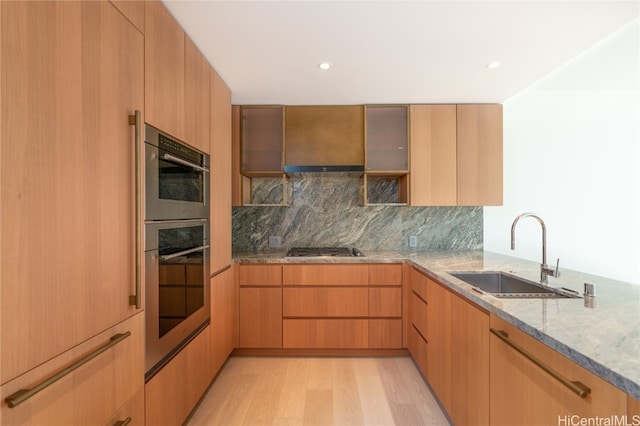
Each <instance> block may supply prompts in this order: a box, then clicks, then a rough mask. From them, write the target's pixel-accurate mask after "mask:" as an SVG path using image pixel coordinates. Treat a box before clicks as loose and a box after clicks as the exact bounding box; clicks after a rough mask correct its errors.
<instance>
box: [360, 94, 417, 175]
mask: <svg viewBox="0 0 640 426" xmlns="http://www.w3.org/2000/svg"><path fill="white" fill-rule="evenodd" d="M365 122H366V132H365V153H366V157H367V161H366V167H365V171H366V172H368V173H371V172H381V173H405V174H406V173H407V172H408V171H409V149H408V143H409V139H408V113H407V107H406V106H392V105H389V106H366V107H365Z"/></svg>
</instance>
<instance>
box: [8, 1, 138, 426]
mask: <svg viewBox="0 0 640 426" xmlns="http://www.w3.org/2000/svg"><path fill="white" fill-rule="evenodd" d="M137 6H139V5H136V4H132V7H133V8H134V9H135V7H137ZM0 8H1V65H0V66H1V83H0V84H1V86H0V87H1V103H0V105H1V106H0V114H1V123H2V126H1V130H0V145H1V156H0V157H1V172H0V197H1V198H0V202H1V205H0V250H1V253H2V256H1V258H0V268H1V269H0V291H1V296H2V300H1V312H0V330H1V336H2V340H1V343H0V358H1V363H0V378H1V384H2V385H1V388H0V389H1V394H2V395H1V396H2V407H1V411H0V415H1V417H0V423H3V424H18V423H23V422H25V421H28V422H31V423H34V424H49V423H56V424H90V423H91V424H96V423H103V422H104V421H106V420H107V419H109V418H114V417H113V416H114V415H116V414H119V415H122V416H124V417H123V418H122V419H120V420H124V419H126V418H127V417H131V418H132V420H133V424H135V423H140V422H143V421H144V419H143V418H139V417H136V415H134V414H129V413H128V412H126V411H127V410H126V409H125V410H124V411H121V412H118V413H116V412H117V411H118V409H119V408H121V407H125V406H131V407H135V408H133V409H132V410H131V413H133V412H136V413H139V412H140V404H136V403H135V401H141V395H142V394H141V390H142V386H143V377H144V354H143V342H144V337H143V323H144V320H143V314H142V311H141V309H136V308H135V306H131V305H129V296H130V295H131V294H133V292H134V291H135V283H134V277H135V256H136V253H135V248H134V239H133V238H134V237H133V236H134V235H135V233H134V217H135V215H134V209H135V202H134V201H135V200H134V186H133V182H135V179H134V129H133V127H132V126H130V125H129V115H131V114H134V111H135V110H142V109H143V106H144V38H143V34H142V33H141V32H140V31H139V30H138V29H137V28H136V27H135V26H134V25H133V24H132V23H131V22H130V21H129V20H127V19H126V18H125V16H123V15H122V13H120V11H118V10H117V9H116V8H115V7H114V6H113V5H112V4H111V3H109V2H106V1H101V2H66V1H60V2H2V3H0ZM94 353H99V354H98V355H96V356H95V358H93V359H90V360H88V361H87V362H86V363H85V364H84V365H81V366H79V367H78V368H77V369H75V370H74V371H72V372H70V373H69V374H68V375H66V376H64V377H62V378H61V379H60V380H58V381H55V382H54V383H52V384H51V385H50V386H48V387H46V388H45V389H43V390H42V391H40V392H37V393H35V395H33V396H31V397H30V398H28V399H26V400H25V401H24V402H21V403H20V401H21V400H22V398H14V403H11V404H8V403H7V402H5V398H6V397H8V396H12V395H14V396H15V395H16V392H17V391H20V390H29V389H33V388H34V387H36V385H38V384H40V383H42V382H46V380H47V379H48V378H50V377H51V376H53V375H55V374H56V373H58V372H60V371H61V370H62V369H63V368H65V367H69V366H72V365H76V363H80V362H82V361H83V360H85V359H86V357H87V355H90V354H94ZM23 394H24V392H23ZM28 394H29V393H28V392H27V395H28ZM18 395H20V394H18ZM95 395H101V397H100V398H96V397H95ZM132 401H133V402H132ZM14 404H15V407H13V408H11V407H10V406H9V405H14Z"/></svg>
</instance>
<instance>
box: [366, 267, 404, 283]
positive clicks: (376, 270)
mask: <svg viewBox="0 0 640 426" xmlns="http://www.w3.org/2000/svg"><path fill="white" fill-rule="evenodd" d="M369 285H397V286H401V285H402V264H400V263H397V264H390V265H369Z"/></svg>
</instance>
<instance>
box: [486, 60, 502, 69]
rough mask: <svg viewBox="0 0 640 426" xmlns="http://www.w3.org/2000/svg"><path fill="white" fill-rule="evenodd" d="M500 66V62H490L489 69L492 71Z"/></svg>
mask: <svg viewBox="0 0 640 426" xmlns="http://www.w3.org/2000/svg"><path fill="white" fill-rule="evenodd" d="M499 66H500V62H498V61H494V62H489V63H488V64H487V68H489V69H490V70H493V69H496V68H498V67H499Z"/></svg>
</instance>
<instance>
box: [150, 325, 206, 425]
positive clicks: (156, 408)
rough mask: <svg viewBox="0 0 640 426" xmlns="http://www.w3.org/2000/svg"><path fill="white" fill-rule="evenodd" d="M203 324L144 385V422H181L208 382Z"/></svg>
mask: <svg viewBox="0 0 640 426" xmlns="http://www.w3.org/2000/svg"><path fill="white" fill-rule="evenodd" d="M209 339H210V330H209V326H207V327H206V328H205V329H204V330H202V331H201V332H200V333H199V334H198V335H197V336H196V337H195V338H194V339H193V340H191V342H189V344H187V346H185V347H184V348H183V349H182V350H181V351H180V352H178V354H177V355H176V356H175V357H174V358H173V359H172V360H171V361H169V363H168V364H167V365H165V366H164V367H163V368H162V369H161V370H160V371H159V372H158V373H156V375H155V376H153V377H152V378H151V379H150V380H149V381H148V382H147V383H146V385H145V414H146V424H148V425H154V426H160V425H168V426H169V425H180V424H182V423H183V422H184V421H185V419H186V418H187V416H188V415H189V413H190V412H191V410H193V408H194V407H195V405H196V403H197V402H198V401H199V400H200V398H201V397H202V395H203V394H204V391H205V390H206V389H207V387H208V386H209V383H211V379H212V374H211V369H210V364H211V361H210V351H209V348H210V342H209Z"/></svg>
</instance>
